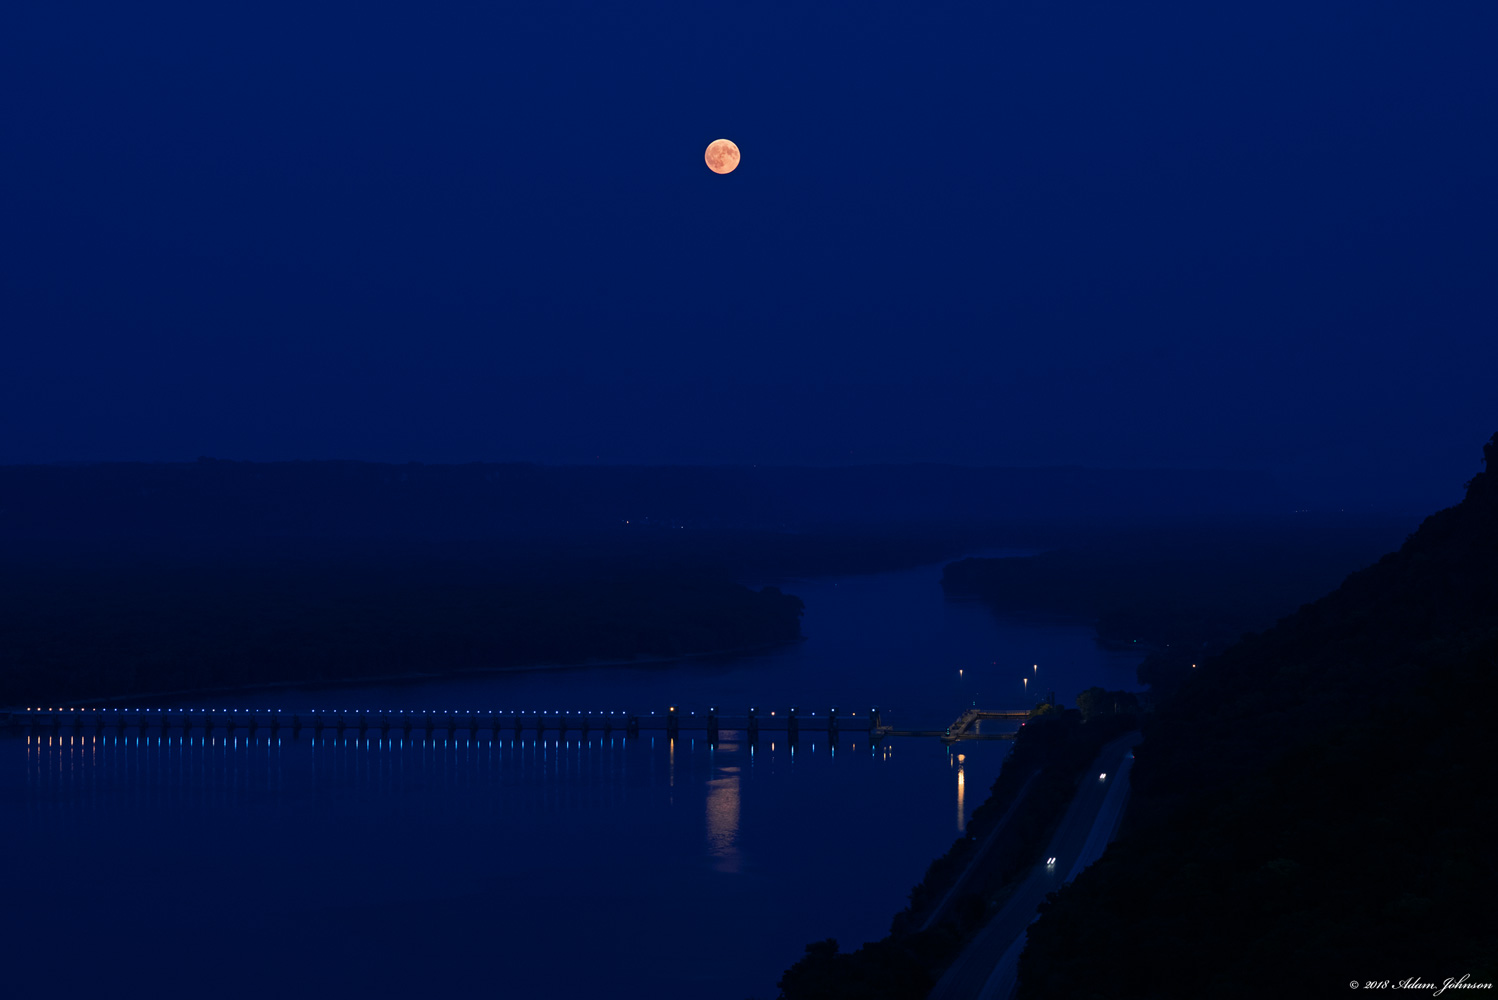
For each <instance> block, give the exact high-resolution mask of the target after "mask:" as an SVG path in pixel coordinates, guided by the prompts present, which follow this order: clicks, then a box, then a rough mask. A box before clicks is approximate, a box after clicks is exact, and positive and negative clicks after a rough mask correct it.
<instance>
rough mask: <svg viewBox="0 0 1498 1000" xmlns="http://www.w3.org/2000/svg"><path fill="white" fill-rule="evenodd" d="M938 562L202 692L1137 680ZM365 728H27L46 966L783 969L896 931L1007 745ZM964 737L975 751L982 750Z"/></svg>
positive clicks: (35, 950)
mask: <svg viewBox="0 0 1498 1000" xmlns="http://www.w3.org/2000/svg"><path fill="white" fill-rule="evenodd" d="M940 576H941V567H940V566H939V565H936V566H925V567H921V568H918V569H913V570H907V571H901V572H893V573H883V574H877V575H870V576H854V577H837V578H822V579H812V580H798V581H793V582H789V583H786V584H785V585H784V587H785V589H786V590H787V591H788V592H790V593H795V594H798V595H799V596H801V597H802V598H803V599H804V600H805V601H806V616H805V621H804V626H803V628H804V632H805V634H806V636H807V638H806V640H805V641H803V642H800V643H796V644H793V645H789V646H786V647H782V648H777V649H774V650H770V651H766V652H763V653H759V654H755V655H747V656H738V657H724V658H718V659H703V660H695V661H688V662H683V663H671V664H655V665H644V666H609V667H588V668H574V669H566V670H537V671H522V672H511V673H494V674H470V675H465V676H461V677H450V678H444V679H440V680H431V681H421V682H401V683H387V684H369V685H362V686H358V687H341V688H336V689H324V690H311V689H301V690H277V691H274V692H249V693H244V694H239V695H234V696H214V697H211V698H205V697H201V696H200V697H198V698H188V699H174V700H173V702H172V703H173V704H177V705H184V704H191V705H193V706H194V707H203V708H207V707H255V708H257V709H258V708H283V709H285V710H287V711H290V710H292V709H296V710H298V711H306V710H309V709H313V708H318V707H324V708H354V709H357V708H368V709H372V710H385V709H392V708H402V709H423V710H424V709H435V710H443V709H447V710H451V709H465V710H466V709H471V708H478V709H505V710H509V709H515V708H519V709H528V710H536V709H542V710H547V711H557V710H578V711H587V710H592V711H610V710H612V711H619V712H624V711H633V712H643V713H648V712H650V711H662V710H664V709H665V707H666V706H668V705H673V704H675V705H681V706H683V707H684V708H685V709H688V710H691V709H696V710H701V709H704V708H706V707H707V706H708V705H712V704H716V705H719V706H721V707H722V711H723V712H724V714H726V715H737V714H742V711H743V709H745V708H747V707H749V706H750V705H754V706H757V707H759V708H760V710H761V711H762V712H768V711H783V710H784V709H785V708H788V707H789V706H791V705H798V706H800V707H801V709H802V711H803V712H805V711H815V712H817V713H818V714H821V713H822V712H824V711H825V710H826V709H827V708H829V707H837V708H839V709H840V710H841V711H842V712H843V713H844V714H846V713H848V712H857V713H858V715H859V716H860V717H861V716H863V715H864V713H865V712H866V711H867V710H868V708H869V707H871V706H874V705H877V706H878V707H879V708H880V709H881V711H882V713H883V715H884V721H885V722H886V723H889V724H893V725H894V726H896V727H897V728H901V729H906V728H940V727H942V726H944V725H946V724H947V723H948V722H950V721H951V720H952V719H953V718H955V717H956V716H957V715H958V713H959V712H961V711H962V709H963V708H964V707H966V706H968V705H970V704H973V703H977V704H979V705H981V706H983V707H1002V708H1013V707H1022V706H1028V705H1029V704H1031V703H1033V702H1034V701H1035V700H1036V697H1037V695H1036V691H1037V690H1042V691H1043V690H1046V689H1054V690H1055V691H1056V693H1057V695H1058V697H1059V698H1060V699H1061V700H1062V701H1065V702H1068V703H1070V702H1071V701H1072V699H1074V697H1075V695H1076V693H1077V691H1079V690H1081V689H1083V688H1086V687H1089V686H1091V685H1093V684H1101V685H1104V686H1106V687H1111V688H1118V687H1127V688H1131V689H1137V687H1138V685H1137V683H1135V680H1134V670H1133V668H1134V666H1135V664H1136V663H1137V661H1138V657H1137V656H1134V655H1131V654H1127V653H1119V652H1110V651H1107V650H1104V649H1102V648H1100V647H1099V646H1098V645H1097V644H1096V643H1095V642H1094V640H1093V636H1092V632H1091V630H1090V629H1089V628H1086V627H1084V626H1080V625H1069V624H1060V623H1047V622H1035V621H1018V620H1005V619H1000V618H997V617H995V616H994V615H993V614H991V613H990V612H989V611H988V610H987V609H986V608H985V607H983V606H982V605H979V604H976V603H965V602H955V601H947V600H945V599H944V598H943V595H942V592H941V589H940V587H939V585H938V581H939V580H940ZM392 735H394V736H397V738H396V739H393V740H391V741H390V742H388V743H381V741H380V740H379V739H378V738H377V736H376V735H375V734H373V733H372V734H371V738H370V739H369V740H368V742H367V743H361V742H360V741H358V740H357V739H355V738H354V736H353V734H352V733H350V734H349V735H348V738H347V739H346V740H345V741H340V740H338V739H336V738H335V737H334V736H333V735H332V734H331V733H328V734H325V736H324V739H323V740H322V741H320V742H318V741H314V740H313V738H312V736H311V734H310V731H304V732H303V733H302V735H301V737H300V738H299V739H297V740H293V739H292V738H291V736H290V734H289V732H287V731H282V732H281V733H280V734H279V735H278V736H276V737H272V736H270V735H268V734H266V733H265V732H263V731H262V732H261V733H260V734H259V735H258V736H257V737H255V738H253V739H252V738H249V737H246V736H245V735H244V734H243V733H241V734H240V736H239V737H238V738H237V739H229V740H225V739H224V738H223V737H222V736H219V737H218V738H217V739H213V740H208V741H206V742H205V741H204V739H203V738H202V737H201V736H198V737H190V738H188V739H187V740H185V741H184V740H183V739H182V738H181V737H180V736H177V735H173V736H169V737H167V738H166V739H162V738H160V737H158V736H156V735H154V734H152V735H149V736H147V737H145V738H139V737H136V736H135V735H134V734H133V732H132V733H130V734H127V735H126V736H124V737H120V736H116V735H114V734H113V733H110V734H107V735H106V736H104V737H102V738H99V739H95V738H94V737H92V736H89V735H81V736H75V735H73V734H71V733H69V732H67V731H64V732H63V733H62V734H61V735H60V736H57V737H53V736H51V735H41V736H35V737H29V738H28V737H25V736H16V737H9V738H6V739H3V740H0V809H3V811H4V814H5V824H4V826H5V829H4V831H3V833H0V844H3V856H4V857H5V858H6V862H7V874H6V903H5V906H4V909H3V914H4V916H3V918H0V919H3V920H4V921H5V922H6V923H7V924H8V925H10V926H8V927H6V928H5V931H4V933H3V934H0V942H3V944H4V950H5V951H6V952H7V953H8V954H9V955H10V956H11V958H12V961H11V962H10V963H7V967H8V970H9V972H8V979H9V981H10V982H11V984H12V985H13V986H15V987H17V988H20V987H22V986H33V987H40V986H45V985H47V984H53V985H56V986H66V987H67V988H68V990H72V989H83V988H85V987H84V985H83V984H89V985H88V986H87V987H86V988H87V989H89V990H90V991H92V990H95V989H102V990H104V991H105V992H109V991H110V989H111V988H110V987H108V986H106V984H107V983H118V984H119V985H120V987H121V988H124V989H125V991H126V993H127V994H133V993H135V992H139V991H141V990H143V989H151V990H164V991H188V992H199V991H206V992H208V993H211V994H213V995H215V996H222V995H225V994H227V995H231V996H238V995H267V994H287V995H302V994H304V993H306V992H308V991H310V990H339V991H345V992H362V993H374V994H376V995H396V994H415V993H418V992H421V993H426V992H429V991H435V992H437V993H447V992H450V991H459V992H464V991H471V990H474V989H478V990H484V991H486V992H496V991H516V990H518V991H522V992H526V993H538V994H542V995H548V996H564V997H571V996H602V995H604V994H608V995H610V996H615V997H664V996H681V997H684V998H696V997H705V996H720V997H728V998H747V997H757V998H760V1000H768V998H771V997H773V996H775V993H776V990H775V985H774V984H775V981H776V979H777V978H778V977H779V974H780V972H781V971H782V970H783V969H784V968H785V967H786V966H787V965H789V964H790V963H791V962H793V961H795V960H796V958H798V957H799V955H800V954H801V951H802V948H803V947H804V945H805V944H806V943H807V942H810V941H813V940H820V939H822V938H827V937H836V938H837V939H838V940H839V941H840V942H841V943H842V944H843V946H844V947H845V948H851V947H856V946H857V945H858V944H860V943H862V942H863V941H865V940H870V939H873V938H877V937H880V936H882V935H883V934H884V933H885V932H886V931H887V929H888V926H889V920H890V918H891V917H892V916H893V915H894V913H895V912H896V911H897V910H899V909H900V908H901V907H902V906H903V905H904V902H905V898H906V895H907V893H908V892H909V890H910V888H911V886H913V885H914V884H915V883H916V882H917V881H919V880H920V878H921V876H922V874H923V873H924V871H925V868H926V865H927V864H928V863H929V862H930V861H931V860H932V859H933V858H934V857H936V856H937V855H938V854H940V853H941V852H942V851H944V850H945V849H946V848H947V847H948V846H949V845H950V844H951V842H952V840H953V839H954V838H955V837H958V836H961V835H962V830H963V827H964V825H965V823H966V821H967V818H968V817H969V816H970V815H971V812H972V809H973V808H974V807H975V806H977V805H978V804H979V803H980V802H981V801H982V799H983V797H984V796H985V795H986V794H987V789H988V787H989V785H990V784H991V783H992V782H993V779H994V778H995V777H996V775H997V774H998V770H999V767H1000V765H1001V764H1002V761H1003V757H1004V755H1005V753H1006V752H1007V750H1008V747H1009V744H1008V743H1002V742H986V743H985V742H980V743H966V744H962V745H960V746H959V747H957V748H955V749H954V750H953V751H950V752H949V751H948V749H947V748H946V747H944V746H943V745H942V744H941V743H940V742H939V741H937V740H935V739H929V738H926V739H917V738H904V739H901V738H892V739H889V740H886V741H884V743H883V744H882V745H879V746H872V745H870V743H869V741H868V738H867V736H866V735H862V734H859V733H857V732H856V731H848V732H845V733H844V735H843V737H842V740H841V742H840V743H838V744H837V745H835V746H834V745H829V744H828V743H827V742H826V737H825V735H824V734H822V735H819V734H813V733H806V734H804V735H803V736H802V739H801V741H800V743H799V744H798V745H797V746H795V747H792V746H789V745H787V744H786V743H785V741H784V738H783V734H782V735H777V734H769V733H767V734H764V735H762V736H761V739H760V741H759V743H758V744H757V745H754V746H751V745H749V744H748V743H747V742H745V741H744V740H743V739H742V735H741V734H736V733H729V732H725V733H724V734H723V740H722V741H721V742H720V743H719V745H718V746H717V747H716V748H714V747H711V746H709V745H708V744H707V742H706V741H705V740H704V739H702V738H701V735H700V734H696V738H693V735H692V734H684V735H683V738H682V739H680V740H678V741H677V742H676V743H675V744H672V743H671V742H670V741H668V740H666V739H665V737H664V736H663V735H656V736H654V737H652V736H651V735H650V734H648V733H647V734H645V735H643V736H642V737H641V738H639V739H637V740H626V739H625V738H624V737H622V736H621V735H619V734H618V733H615V734H614V735H612V736H611V737H602V736H600V735H598V734H597V733H596V731H595V733H594V735H593V736H592V737H591V738H590V739H588V740H585V741H584V740H580V739H579V738H578V737H577V734H576V733H573V734H571V735H570V737H569V738H564V739H562V740H560V741H558V740H557V739H556V734H555V732H552V733H550V734H548V735H547V736H546V737H545V738H544V739H542V740H541V741H536V740H535V739H534V738H533V736H532V734H530V733H529V732H528V733H527V734H526V735H525V737H524V738H523V739H522V740H519V741H516V740H513V739H509V738H505V739H499V740H494V739H491V738H489V736H488V734H487V733H485V734H481V735H480V736H479V737H478V738H477V739H468V738H466V736H465V737H460V738H457V739H438V740H437V741H434V742H426V741H423V740H421V739H420V738H419V734H418V738H417V739H415V740H407V741H404V742H403V741H402V740H400V739H399V738H398V734H392ZM959 754H960V755H961V756H960V757H959Z"/></svg>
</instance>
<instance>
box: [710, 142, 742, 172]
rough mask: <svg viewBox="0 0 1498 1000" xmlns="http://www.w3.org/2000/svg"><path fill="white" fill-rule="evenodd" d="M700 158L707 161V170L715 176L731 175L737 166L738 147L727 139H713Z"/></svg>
mask: <svg viewBox="0 0 1498 1000" xmlns="http://www.w3.org/2000/svg"><path fill="white" fill-rule="evenodd" d="M702 158H703V159H704V160H706V161H707V169H709V170H711V171H712V172H713V173H715V174H731V173H733V168H734V167H736V166H738V165H739V147H737V146H735V145H734V144H733V143H732V142H731V141H730V140H728V139H714V140H713V141H712V142H710V143H708V144H707V152H706V153H704V154H703V156H702Z"/></svg>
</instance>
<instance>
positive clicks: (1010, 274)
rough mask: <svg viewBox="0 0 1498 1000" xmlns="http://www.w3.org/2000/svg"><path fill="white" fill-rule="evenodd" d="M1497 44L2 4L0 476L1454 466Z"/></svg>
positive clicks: (240, 6)
mask: <svg viewBox="0 0 1498 1000" xmlns="http://www.w3.org/2000/svg"><path fill="white" fill-rule="evenodd" d="M1495 50H1498V5H1495V4H1493V3H1491V2H1487V0H1484V2H1471V3H1460V2H1452V3H1440V4H1412V3H1405V2H1400V0H1385V2H1376V0H1357V2H1348V3H1319V2H1306V0H1294V2H1289V0H1272V2H1262V0H1261V2H1252V3H1240V2H1230V3H1200V2H1192V3H1152V4H1144V5H1133V4H1118V3H1112V2H1108V3H1076V2H1057V0H1047V2H1001V3H991V2H985V3H930V4H924V3H923V4H911V3H906V2H902V3H890V2H883V0H876V2H870V0H860V2H858V3H839V2H818V3H807V2H805V0H795V2H784V3H780V2H764V0H759V2H754V3H749V2H721V0H693V2H691V3H684V4H677V3H669V2H661V3H646V4H622V3H617V2H607V3H587V2H572V0H557V2H526V3H521V2H505V3H485V4H459V3H446V4H415V3H407V4H400V5H396V4H380V3H370V2H361V3H357V4H354V3H349V4H339V5H335V4H328V3H315V2H306V0H299V2H297V3H277V2H266V0H257V2H254V3H206V4H205V3H193V4H180V5H175V4H173V5H168V4H143V5H135V4H121V3H107V4H105V3H100V4H78V3H69V2H66V0H52V2H49V3H45V4H31V5H22V4H10V5H6V6H5V8H4V10H3V12H0V101H3V107H0V323H3V338H4V362H3V365H0V429H3V433H0V462H32V461H57V460H76V459H126V458H129V459H136V458H139V459H182V458H192V457H194V456H196V455H199V454H210V455H215V456H218V457H224V458H265V459H270V458H320V457H356V458H370V459H391V460H407V459H416V460H422V461H456V460H470V459H486V460H492V459H536V460H543V461H551V462H572V461H600V460H601V461H606V462H621V461H644V462H682V461H686V462H699V461H705V462H738V461H753V462H778V463H783V462H798V463H799V462H810V463H827V462H848V461H859V462H863V461H910V460H931V461H955V462H965V463H1003V464H1010V463H1020V464H1057V463H1088V464H1103V465H1157V464H1158V465H1172V466H1181V465H1188V466H1190V465H1225V466H1238V467H1263V468H1269V469H1273V470H1275V471H1277V472H1279V473H1281V474H1282V475H1284V476H1285V477H1287V479H1289V480H1290V481H1293V482H1297V483H1303V484H1306V487H1305V488H1306V490H1307V495H1308V496H1309V495H1316V496H1332V497H1342V496H1347V497H1349V498H1353V499H1356V498H1368V497H1381V498H1383V499H1385V500H1404V501H1410V502H1416V503H1422V504H1423V503H1426V502H1429V501H1431V500H1432V499H1434V500H1436V501H1439V500H1446V499H1454V498H1455V496H1456V495H1457V494H1458V491H1459V488H1460V485H1461V481H1462V480H1464V479H1465V478H1466V477H1467V476H1468V475H1470V474H1471V473H1472V472H1473V471H1475V470H1476V468H1477V464H1478V452H1479V448H1480V444H1481V442H1482V441H1483V440H1484V439H1485V438H1486V437H1487V436H1488V435H1489V434H1491V433H1492V432H1493V431H1494V430H1495V429H1498V382H1495V379H1494V372H1495V371H1498V333H1495V331H1498V291H1495V275H1498V242H1495V234H1498V69H1495V60H1494V56H1493V53H1494V51H1495ZM720 136H723V137H728V138H731V139H733V140H734V141H735V142H737V143H738V145H739V147H740V148H741V150H742V151H743V163H742V166H740V168H739V169H738V171H737V172H735V173H734V174H732V175H729V176H727V177H719V176H715V175H713V174H711V173H710V172H709V171H708V170H707V169H706V167H705V166H704V165H703V162H702V151H703V148H704V147H705V146H706V145H707V143H708V142H709V141H710V140H712V139H714V138H718V137H720Z"/></svg>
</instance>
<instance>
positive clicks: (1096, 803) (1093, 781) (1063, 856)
mask: <svg viewBox="0 0 1498 1000" xmlns="http://www.w3.org/2000/svg"><path fill="white" fill-rule="evenodd" d="M1140 739H1141V737H1140V734H1139V733H1137V732H1134V733H1128V734H1127V735H1124V736H1121V737H1119V738H1118V739H1116V740H1114V741H1113V742H1112V743H1109V744H1108V745H1107V746H1105V747H1103V750H1102V752H1101V753H1099V754H1098V755H1097V759H1096V760H1094V761H1093V762H1092V767H1091V770H1090V771H1089V772H1088V773H1087V774H1085V775H1084V776H1083V778H1082V783H1081V785H1080V786H1078V788H1077V794H1076V796H1075V797H1074V798H1073V799H1072V802H1071V805H1070V806H1069V807H1067V810H1066V815H1065V816H1064V817H1062V819H1061V825H1060V826H1058V827H1057V828H1056V833H1055V835H1054V836H1052V837H1051V843H1050V846H1049V847H1047V848H1046V852H1045V856H1046V857H1047V858H1052V857H1054V858H1055V859H1056V861H1055V863H1054V864H1039V865H1036V866H1035V868H1034V869H1033V870H1032V871H1031V872H1030V874H1029V875H1028V876H1026V878H1025V880H1024V881H1023V882H1021V883H1020V884H1019V886H1018V887H1017V888H1016V889H1015V890H1014V892H1013V894H1011V895H1010V897H1009V899H1008V900H1006V901H1005V903H1004V905H1003V907H1002V908H1001V909H1000V910H999V912H998V913H995V914H994V915H993V917H992V919H990V920H989V921H988V923H987V924H985V925H984V927H983V930H981V931H979V932H978V936H977V937H975V938H974V939H973V940H972V941H970V942H969V943H968V946H967V947H966V948H965V949H963V951H962V954H961V955H959V956H957V960H956V961H955V962H953V963H952V966H951V967H950V968H949V969H947V972H946V975H944V976H942V978H941V981H940V982H938V983H937V984H936V986H935V987H934V988H933V989H932V991H931V994H930V998H929V1000H1008V998H1009V997H1010V996H1011V995H1012V994H1013V993H1014V987H1015V981H1016V973H1017V971H1018V967H1019V956H1020V952H1022V951H1024V950H1025V934H1026V931H1027V930H1028V928H1029V926H1030V924H1031V923H1032V922H1034V920H1035V916H1036V909H1037V908H1038V907H1039V906H1040V904H1041V903H1043V902H1044V901H1045V897H1046V893H1048V892H1054V891H1055V890H1056V889H1058V888H1060V887H1061V886H1062V885H1064V884H1065V883H1067V882H1070V881H1071V880H1072V879H1074V878H1076V876H1077V873H1078V872H1080V871H1081V870H1082V869H1083V868H1086V867H1087V866H1088V865H1090V864H1092V863H1093V862H1094V861H1096V860H1097V859H1098V858H1100V857H1102V855H1103V851H1104V850H1105V849H1106V848H1107V846H1108V842H1109V841H1111V840H1112V839H1113V837H1114V835H1115V834H1116V833H1117V832H1118V824H1119V821H1120V820H1122V819H1123V812H1124V806H1125V805H1126V804H1127V802H1128V797H1129V770H1130V768H1132V767H1133V764H1134V753H1133V750H1134V747H1135V746H1137V745H1138V744H1139V741H1140ZM1104 776H1106V777H1104Z"/></svg>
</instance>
